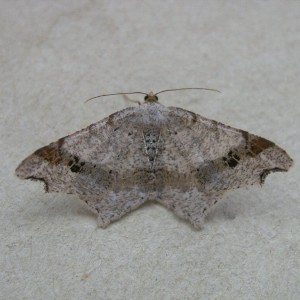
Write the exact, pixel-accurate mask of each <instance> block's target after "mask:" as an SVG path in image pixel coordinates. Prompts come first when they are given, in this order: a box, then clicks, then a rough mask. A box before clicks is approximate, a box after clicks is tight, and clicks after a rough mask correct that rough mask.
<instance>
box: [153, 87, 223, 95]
mask: <svg viewBox="0 0 300 300" xmlns="http://www.w3.org/2000/svg"><path fill="white" fill-rule="evenodd" d="M182 90H206V91H213V92H218V93H221V92H220V91H219V90H215V89H207V88H181V89H170V90H163V91H160V92H158V93H156V94H155V95H158V94H160V93H164V92H172V91H182Z"/></svg>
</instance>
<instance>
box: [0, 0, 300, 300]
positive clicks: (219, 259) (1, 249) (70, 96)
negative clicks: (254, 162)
mask: <svg viewBox="0 0 300 300" xmlns="http://www.w3.org/2000/svg"><path fill="white" fill-rule="evenodd" d="M0 4H1V9H0V34H1V36H0V43H1V47H0V49H1V52H0V59H1V61H0V62H1V72H0V82H1V90H0V93H1V100H0V101H1V102H0V105H1V117H0V122H1V129H0V130H1V132H0V133H1V149H0V150H1V152H0V157H1V168H0V174H1V177H0V180H1V182H0V184H1V185H0V201H1V203H0V207H1V209H0V214H1V215H0V228H1V229H0V240H1V243H0V255H1V258H0V272H1V273H0V293H1V295H0V298H1V299H299V294H300V238H299V236H300V235H299V232H300V231H299V230H300V219H299V215H300V201H299V179H300V175H299V168H298V162H299V158H300V152H299V144H300V143H299V128H300V118H299V114H300V103H299V101H300V84H299V77H300V71H299V70H300V35H299V32H300V2H299V1H280V0H278V1H196V0H195V1H179V0H178V1H171V0H167V1H157V0H155V1H137V0H136V1H134V0H130V1H127V0H126V1H68V0H64V1H4V0H2V1H1V2H0ZM190 86H200V87H210V88H217V89H220V90H221V91H222V94H217V93H209V92H204V91H203V92H191V91H186V92H173V93H169V94H162V95H161V97H160V102H161V103H163V104H165V105H167V106H171V105H173V106H179V107H182V108H185V109H188V110H192V111H194V112H196V113H198V114H201V115H203V116H206V117H209V118H212V119H215V120H218V121H221V122H223V123H226V124H230V125H232V126H235V127H238V128H242V129H244V130H248V131H250V132H253V133H255V134H258V135H261V136H263V137H266V138H268V139H270V140H273V141H274V142H276V143H277V144H278V145H280V146H282V147H283V148H285V149H286V150H287V151H288V153H289V154H290V155H291V156H292V157H293V158H294V160H295V166H294V168H293V169H292V170H291V171H290V172H289V173H286V174H280V173H278V174H273V175H270V176H269V177H268V178H267V181H266V184H265V185H264V187H263V188H262V189H261V188H260V187H256V188H249V189H248V190H239V191H235V192H231V193H228V194H227V196H226V197H225V199H224V201H223V202H222V203H221V204H220V205H219V206H218V207H217V208H216V210H215V211H214V213H212V214H211V215H210V217H209V218H208V220H207V222H206V226H205V228H204V229H203V230H202V231H196V230H194V229H193V228H192V227H191V226H190V225H189V224H188V223H186V222H184V221H181V220H179V219H178V218H176V217H175V216H174V215H173V214H172V213H171V212H170V211H167V210H166V209H164V208H163V207H161V206H159V205H154V204H153V205H145V206H143V207H142V208H141V209H139V210H137V211H135V212H134V213H132V214H130V215H128V216H127V217H125V218H123V219H122V220H120V221H119V222H117V223H115V224H113V225H112V226H110V227H109V228H107V229H106V230H101V229H98V228H97V227H96V218H95V217H94V215H93V214H91V213H90V212H88V211H87V210H86V209H85V207H84V206H83V205H82V204H81V202H80V200H78V199H77V197H76V196H72V195H61V194H44V192H43V185H42V184H39V183H35V182H30V181H20V180H18V179H17V178H15V176H14V169H15V168H16V167H17V165H18V163H19V162H20V161H21V160H22V159H23V158H25V156H27V155H28V154H30V153H31V152H32V151H34V150H36V149H37V148H39V147H41V146H44V145H46V144H48V143H50V142H52V141H54V140H56V139H58V138H60V137H62V136H65V135H67V134H70V133H72V132H74V131H76V130H79V129H81V128H83V127H85V126H87V125H89V124H91V123H93V122H96V121H98V120H100V119H102V118H104V117H105V116H107V115H108V114H110V113H113V112H115V111H117V110H120V109H123V108H125V107H126V106H128V103H126V102H125V101H124V100H123V99H122V98H121V97H111V98H106V99H102V100H100V99H99V100H97V101H94V102H91V103H90V104H88V105H84V103H83V102H84V100H85V99H87V98H89V97H92V96H95V95H97V94H100V93H108V92H118V91H131V90H141V91H146V92H148V91H150V90H153V91H159V90H161V89H166V88H179V87H190Z"/></svg>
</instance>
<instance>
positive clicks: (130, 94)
mask: <svg viewBox="0 0 300 300" xmlns="http://www.w3.org/2000/svg"><path fill="white" fill-rule="evenodd" d="M131 94H142V95H147V94H146V93H142V92H130V93H115V94H105V95H100V96H96V97H92V98H90V99H87V100H86V101H85V102H84V103H87V102H88V101H90V100H93V99H96V98H100V97H106V96H115V95H131Z"/></svg>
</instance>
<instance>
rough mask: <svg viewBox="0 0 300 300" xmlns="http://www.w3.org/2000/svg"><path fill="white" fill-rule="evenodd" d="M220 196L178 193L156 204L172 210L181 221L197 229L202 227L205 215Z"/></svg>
mask: <svg viewBox="0 0 300 300" xmlns="http://www.w3.org/2000/svg"><path fill="white" fill-rule="evenodd" d="M219 199H220V195H217V194H214V195H211V194H210V195H205V194H203V193H197V194H196V195H195V194H194V193H192V192H187V193H179V194H178V195H173V196H172V197H170V195H169V197H166V198H164V197H162V199H159V200H158V202H160V203H161V204H163V205H164V206H166V207H167V208H169V209H171V210H173V211H174V212H175V214H176V215H177V216H178V217H180V218H183V219H186V220H189V221H190V223H191V224H192V225H193V226H194V227H195V228H197V229H201V228H202V227H203V223H204V220H205V217H206V215H207V214H208V213H209V211H210V209H211V207H212V206H214V204H216V203H217V202H218V200H219Z"/></svg>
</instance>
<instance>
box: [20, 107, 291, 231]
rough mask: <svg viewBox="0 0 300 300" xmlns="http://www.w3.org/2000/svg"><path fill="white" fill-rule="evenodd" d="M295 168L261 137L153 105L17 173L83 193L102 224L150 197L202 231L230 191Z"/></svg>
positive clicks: (80, 135)
mask: <svg viewBox="0 0 300 300" xmlns="http://www.w3.org/2000/svg"><path fill="white" fill-rule="evenodd" d="M291 165H292V160H291V158H290V157H289V156H288V155H287V154H286V152H285V151H284V150H282V149H281V148H279V147H278V146H276V145H275V144H274V143H272V142H270V141H268V140H266V139H264V138H261V137H258V136H255V135H252V134H250V133H247V132H245V131H242V130H239V129H235V128H231V127H229V126H226V125H223V124H221V123H218V122H216V121H213V120H209V119H205V118H203V117H201V116H199V115H196V114H194V113H192V112H189V111H186V110H183V109H180V108H174V107H170V108H166V107H164V106H163V105H161V104H158V103H153V102H151V103H148V104H145V105H141V106H139V107H137V108H128V109H125V110H122V111H119V112H117V113H115V114H113V115H111V116H109V117H108V118H106V119H104V120H102V121H100V122H98V123H95V124H92V125H90V126H89V127H87V128H85V129H83V130H81V131H78V132H76V133H74V134H72V135H69V136H66V137H64V138H61V139H59V140H58V141H57V142H54V143H51V144H50V145H48V146H45V147H43V148H41V149H39V150H37V151H35V152H34V153H33V154H32V155H30V156H29V157H28V158H26V159H25V160H24V161H23V162H22V163H21V164H20V165H19V167H18V168H17V170H16V174H17V176H19V177H20V178H25V179H33V180H40V181H43V182H44V183H45V187H46V191H48V192H64V193H71V194H78V195H79V196H80V198H81V199H82V200H83V201H85V202H86V203H87V204H88V206H89V207H90V208H92V209H93V211H95V212H97V214H98V222H99V225H100V226H101V227H106V226H107V225H108V224H109V223H111V222H112V221H115V220H118V219H119V218H120V217H121V216H123V215H124V214H126V213H128V212H130V211H132V210H133V209H136V208H137V207H138V206H140V205H141V204H142V203H144V202H145V201H148V200H155V201H158V202H160V203H162V204H163V205H165V206H166V207H168V208H170V209H171V210H173V211H174V212H175V213H176V214H177V215H178V216H180V217H182V218H185V219H188V220H189V221H190V222H191V223H192V224H193V225H194V226H195V227H201V225H202V223H203V220H204V217H205V215H206V214H207V213H208V212H209V209H210V208H211V207H212V206H213V205H214V204H216V203H217V201H218V200H219V199H220V198H221V196H222V195H223V193H224V192H225V191H226V190H229V189H235V188H239V187H242V186H245V185H249V184H256V183H258V184H262V183H263V182H264V180H265V177H266V176H267V175H268V174H269V173H270V172H274V171H287V170H288V169H289V167H290V166H291Z"/></svg>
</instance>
